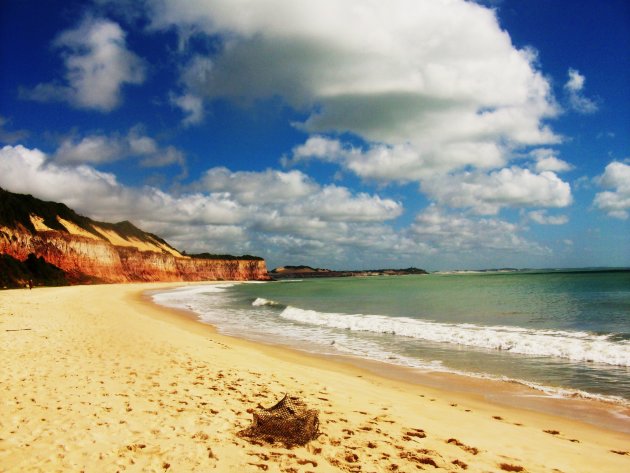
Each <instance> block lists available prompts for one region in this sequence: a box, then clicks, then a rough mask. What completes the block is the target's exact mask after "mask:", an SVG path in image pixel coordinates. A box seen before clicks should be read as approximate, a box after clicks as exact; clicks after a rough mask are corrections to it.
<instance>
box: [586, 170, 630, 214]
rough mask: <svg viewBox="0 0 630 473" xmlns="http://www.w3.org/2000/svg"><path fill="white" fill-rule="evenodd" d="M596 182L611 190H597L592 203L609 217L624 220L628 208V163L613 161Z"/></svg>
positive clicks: (629, 171)
mask: <svg viewBox="0 0 630 473" xmlns="http://www.w3.org/2000/svg"><path fill="white" fill-rule="evenodd" d="M596 182H597V183H598V184H599V185H600V186H601V187H603V188H607V189H612V190H611V191H604V192H598V193H597V194H596V195H595V201H594V202H593V204H594V205H595V207H596V208H598V209H600V210H602V211H604V212H606V213H607V214H608V215H609V216H610V217H614V218H618V219H621V220H626V219H627V218H628V212H629V209H630V165H628V164H627V163H625V162H620V161H613V162H612V163H610V164H608V166H606V169H605V170H604V174H602V175H601V176H599V177H598V178H596Z"/></svg>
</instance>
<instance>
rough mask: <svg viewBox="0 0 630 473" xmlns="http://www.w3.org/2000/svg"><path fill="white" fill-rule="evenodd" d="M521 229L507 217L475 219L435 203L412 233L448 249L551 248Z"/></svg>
mask: <svg viewBox="0 0 630 473" xmlns="http://www.w3.org/2000/svg"><path fill="white" fill-rule="evenodd" d="M520 231H521V229H520V228H519V227H518V226H517V225H515V224H513V223H509V222H506V221H504V220H499V219H494V218H482V219H473V218H470V217H467V216H466V215H464V214H462V213H448V212H445V211H444V210H442V209H440V208H439V207H437V206H435V205H432V206H429V207H428V208H427V209H425V210H424V211H423V212H422V213H420V214H418V215H417V216H416V219H415V222H414V223H413V225H412V226H411V227H410V234H411V235H413V236H414V237H415V238H419V239H421V240H422V241H424V242H425V243H427V244H429V245H430V246H431V247H433V248H435V249H437V250H439V251H444V252H451V253H459V254H466V253H469V252H470V251H484V252H485V251H490V252H492V251H508V252H524V253H533V254H545V253H548V252H549V250H548V249H547V248H544V247H541V246H540V245H538V244H537V243H535V242H531V241H528V240H526V239H524V238H523V237H521V236H520V235H519V234H518V233H519V232H520Z"/></svg>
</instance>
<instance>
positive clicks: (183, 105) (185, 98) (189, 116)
mask: <svg viewBox="0 0 630 473" xmlns="http://www.w3.org/2000/svg"><path fill="white" fill-rule="evenodd" d="M171 103H172V104H173V105H175V106H177V107H179V108H180V109H181V110H182V112H184V114H185V115H186V116H185V117H184V120H183V123H184V125H186V126H188V125H196V124H197V123H201V122H202V121H203V117H204V106H203V99H202V98H201V97H198V96H196V95H193V94H190V93H188V94H184V95H179V96H177V95H171Z"/></svg>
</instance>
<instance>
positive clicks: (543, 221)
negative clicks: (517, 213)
mask: <svg viewBox="0 0 630 473" xmlns="http://www.w3.org/2000/svg"><path fill="white" fill-rule="evenodd" d="M527 215H528V216H529V218H530V219H531V220H532V221H534V222H536V223H538V224H540V225H564V224H565V223H568V222H569V217H567V216H566V215H547V211H546V210H532V211H531V212H529V213H528V214H527Z"/></svg>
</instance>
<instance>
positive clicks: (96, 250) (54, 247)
mask: <svg viewBox="0 0 630 473" xmlns="http://www.w3.org/2000/svg"><path fill="white" fill-rule="evenodd" d="M0 254H6V255H9V256H11V257H13V258H15V259H17V260H20V261H25V260H26V259H27V258H28V256H29V254H33V255H35V256H36V257H43V258H44V260H45V261H46V262H48V263H50V264H52V265H54V266H57V267H58V268H60V269H62V270H63V271H64V272H65V273H66V274H67V275H68V279H69V280H71V281H85V280H96V281H100V282H108V283H114V282H134V281H207V280H236V281H243V280H267V279H269V276H268V274H267V268H266V265H265V261H264V260H263V259H262V258H257V257H252V256H245V257H241V258H238V257H229V258H228V257H223V258H221V257H218V258H211V257H209V255H205V256H204V257H203V258H201V257H200V258H195V257H190V256H186V255H183V254H182V253H180V252H179V251H178V250H176V249H175V248H173V247H172V246H170V245H169V244H168V243H167V242H166V241H164V240H163V239H161V238H160V237H158V236H156V235H153V234H151V233H147V232H144V231H142V230H140V229H139V228H137V227H135V226H134V225H133V224H132V223H130V222H120V223H116V224H112V223H106V222H97V221H94V220H91V219H89V218H87V217H84V216H81V215H78V214H77V213H76V212H74V211H73V210H72V209H70V208H68V207H67V206H65V205H64V204H59V203H55V202H44V201H41V200H39V199H36V198H34V197H32V196H30V195H21V194H13V193H11V192H7V191H5V190H3V189H0Z"/></svg>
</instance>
